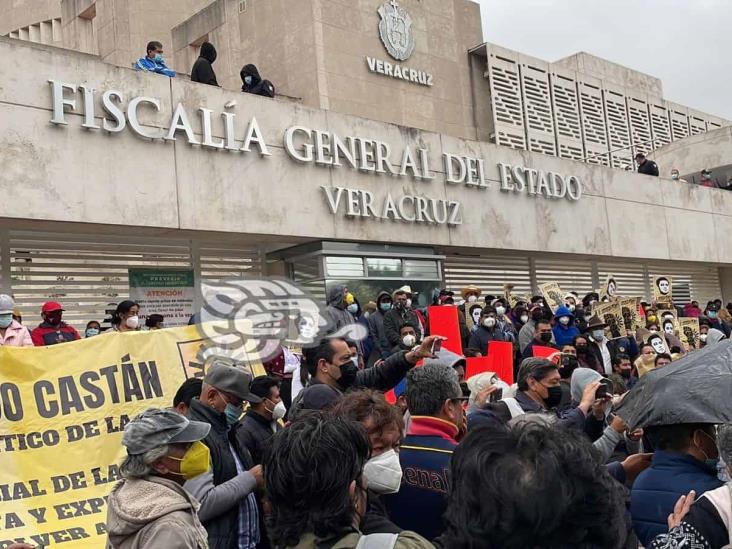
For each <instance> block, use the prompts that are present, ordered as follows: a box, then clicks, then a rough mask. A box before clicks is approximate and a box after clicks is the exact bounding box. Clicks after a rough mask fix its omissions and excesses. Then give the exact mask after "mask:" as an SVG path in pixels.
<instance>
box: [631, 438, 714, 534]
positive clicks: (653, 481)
mask: <svg viewBox="0 0 732 549" xmlns="http://www.w3.org/2000/svg"><path fill="white" fill-rule="evenodd" d="M723 484H724V483H723V482H721V481H720V480H719V479H718V478H717V471H716V469H710V468H709V467H708V466H707V465H705V464H704V463H703V462H701V461H699V460H698V459H696V458H694V457H692V456H690V455H687V454H677V453H674V452H666V451H663V450H656V453H655V454H653V461H652V462H651V466H650V467H649V468H648V469H646V470H645V471H643V472H642V473H641V474H640V475H638V478H637V479H636V481H635V484H633V490H632V492H631V496H630V514H631V515H632V517H633V527H634V528H635V533H636V534H637V535H638V539H639V540H640V542H641V544H642V545H644V546H645V547H648V546H649V545H650V543H651V541H652V540H653V538H655V537H656V536H657V535H658V534H664V533H666V532H668V523H667V519H668V516H669V515H670V514H671V512H672V511H673V509H674V504H675V503H676V501H677V500H678V499H679V497H681V496H682V495H686V494H688V493H689V491H691V490H694V491H696V493H697V495H701V494H703V493H704V492H706V491H708V490H714V489H715V488H719V487H720V486H722V485H723Z"/></svg>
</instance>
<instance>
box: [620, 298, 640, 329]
mask: <svg viewBox="0 0 732 549" xmlns="http://www.w3.org/2000/svg"><path fill="white" fill-rule="evenodd" d="M640 302H641V298H640V297H621V298H620V299H619V300H618V303H620V312H621V314H622V315H623V325H624V326H625V331H626V333H628V332H635V331H636V330H638V329H640V328H644V327H645V326H644V322H643V319H642V318H641V315H640Z"/></svg>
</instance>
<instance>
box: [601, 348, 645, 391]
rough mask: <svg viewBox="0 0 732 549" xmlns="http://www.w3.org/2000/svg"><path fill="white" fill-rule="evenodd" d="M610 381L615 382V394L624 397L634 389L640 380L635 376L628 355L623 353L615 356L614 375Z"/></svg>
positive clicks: (609, 377)
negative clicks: (623, 395)
mask: <svg viewBox="0 0 732 549" xmlns="http://www.w3.org/2000/svg"><path fill="white" fill-rule="evenodd" d="M608 379H610V381H612V382H613V387H614V388H615V389H616V390H614V391H613V393H614V394H618V395H622V394H624V393H626V392H628V391H630V389H632V388H633V385H635V383H636V382H637V381H638V378H637V377H635V376H633V365H632V364H631V362H630V357H629V356H628V355H626V354H623V353H618V354H617V355H615V358H614V359H613V373H612V374H611V375H610V376H608Z"/></svg>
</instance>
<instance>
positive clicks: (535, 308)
mask: <svg viewBox="0 0 732 549" xmlns="http://www.w3.org/2000/svg"><path fill="white" fill-rule="evenodd" d="M539 320H543V321H545V322H550V320H551V314H549V315H547V313H546V310H545V309H544V307H542V306H541V305H536V304H535V305H532V306H531V308H530V309H529V319H528V320H527V322H526V324H524V325H523V327H522V328H521V331H520V332H519V336H518V341H519V350H520V351H521V353H522V354H523V353H524V351H525V350H526V347H528V345H529V344H530V343H532V341H533V340H534V339H535V336H536V323H537V322H538V321H539ZM549 333H550V334H551V340H550V343H551V342H552V340H553V339H554V334H553V333H551V326H550V327H549Z"/></svg>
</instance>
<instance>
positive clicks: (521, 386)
mask: <svg viewBox="0 0 732 549" xmlns="http://www.w3.org/2000/svg"><path fill="white" fill-rule="evenodd" d="M516 381H517V385H518V392H517V393H516V396H515V397H514V398H510V397H509V398H504V399H502V400H501V401H499V402H496V403H492V404H489V405H487V407H486V408H487V409H489V410H491V411H493V412H494V413H495V414H496V415H497V416H498V417H499V418H500V419H501V420H502V421H504V422H508V421H510V420H511V419H512V418H516V417H519V416H523V415H524V414H541V415H543V416H544V419H546V420H547V421H548V422H550V423H553V424H555V425H557V426H559V427H562V428H574V429H580V430H583V429H584V425H585V418H586V416H587V414H588V413H589V412H590V409H591V407H592V404H593V403H594V402H595V392H596V391H597V388H598V387H599V386H600V383H599V382H593V383H590V384H588V385H587V387H586V388H585V390H584V392H583V393H582V397H581V399H580V403H579V405H578V406H577V407H575V408H571V409H569V410H566V411H560V410H558V406H559V404H560V403H561V401H562V387H561V376H560V374H559V368H558V367H557V365H556V364H554V363H553V362H551V361H550V360H547V359H545V358H527V359H525V360H524V361H523V362H522V363H521V367H520V368H519V371H518V376H517V380H516Z"/></svg>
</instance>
